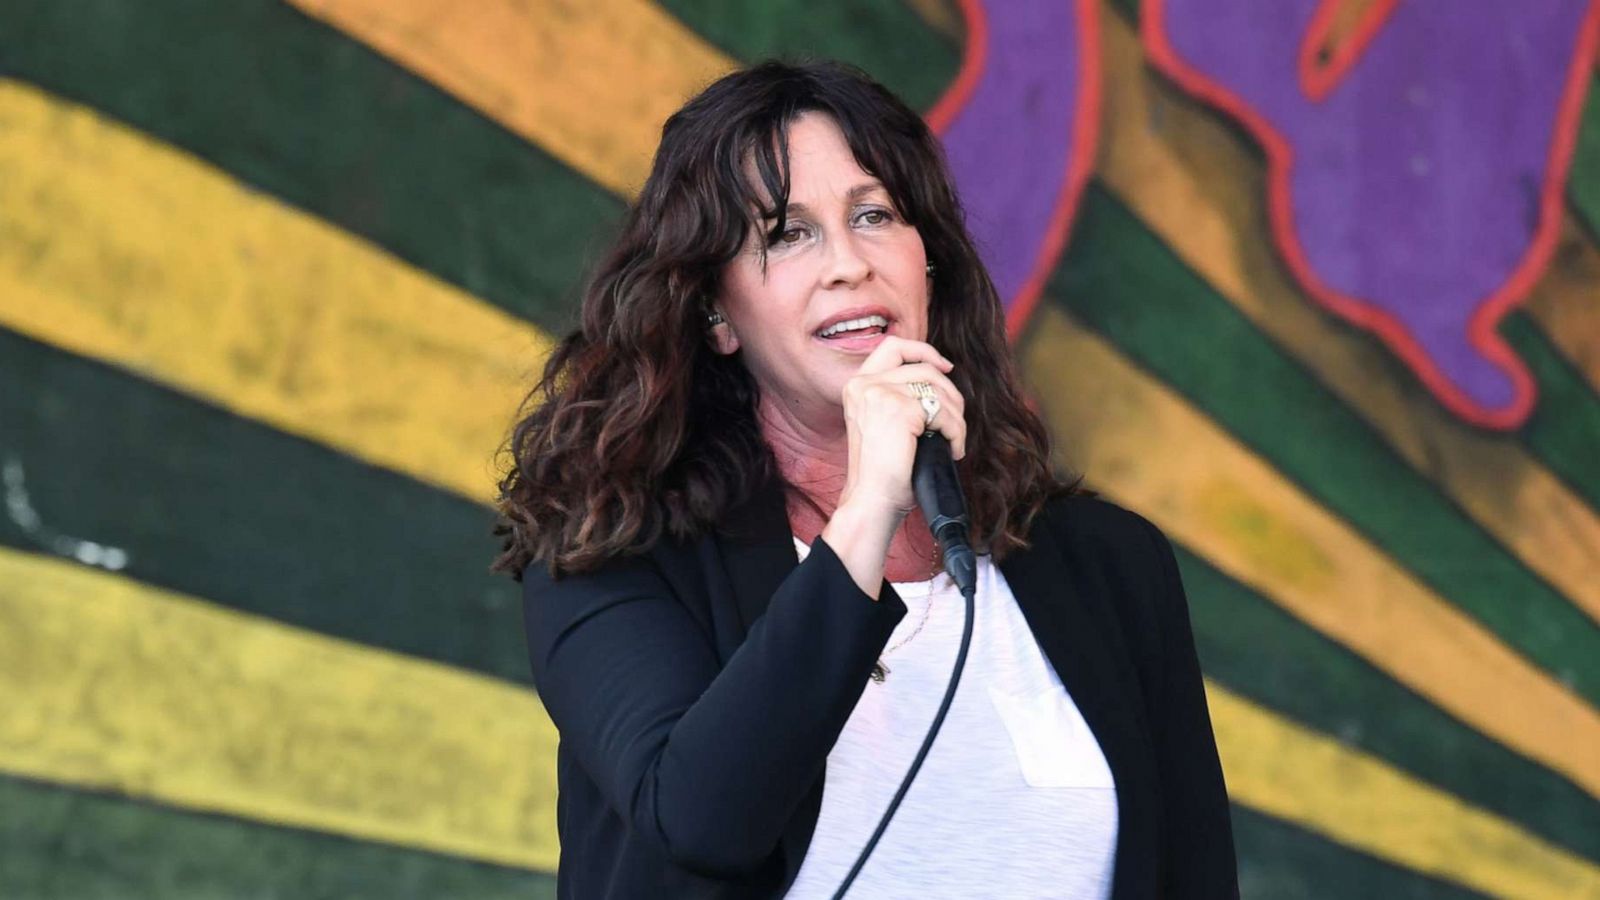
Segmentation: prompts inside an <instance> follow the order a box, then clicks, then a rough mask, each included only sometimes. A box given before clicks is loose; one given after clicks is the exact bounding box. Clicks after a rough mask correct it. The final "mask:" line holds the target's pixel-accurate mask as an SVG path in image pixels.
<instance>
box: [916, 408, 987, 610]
mask: <svg viewBox="0 0 1600 900" xmlns="http://www.w3.org/2000/svg"><path fill="white" fill-rule="evenodd" d="M911 492H912V493H914V494H916V496H917V506H919V507H921V508H922V517H923V518H925V519H927V520H928V528H929V530H931V531H932V532H933V539H934V540H936V541H938V542H939V548H940V549H941V550H943V551H944V570H945V571H946V572H949V573H950V577H951V578H952V579H954V580H955V583H956V587H958V588H960V589H961V593H962V594H963V595H964V596H967V597H971V596H973V595H974V594H975V593H976V592H977V590H978V560H977V557H976V556H974V555H973V553H972V544H971V543H969V542H968V540H967V499H966V497H965V496H963V495H962V493H961V482H960V481H959V480H957V479H956V463H955V460H953V459H951V457H950V441H949V440H947V439H946V438H945V436H944V435H942V434H940V433H939V432H937V431H925V432H923V433H922V436H921V437H919V438H917V456H916V459H915V460H913V461H912V463H911Z"/></svg>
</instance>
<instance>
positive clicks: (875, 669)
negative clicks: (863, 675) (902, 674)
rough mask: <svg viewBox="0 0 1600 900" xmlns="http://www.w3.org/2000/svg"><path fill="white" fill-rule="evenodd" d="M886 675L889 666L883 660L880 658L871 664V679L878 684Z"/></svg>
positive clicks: (881, 682)
mask: <svg viewBox="0 0 1600 900" xmlns="http://www.w3.org/2000/svg"><path fill="white" fill-rule="evenodd" d="M888 675H889V667H888V666H886V665H884V664H883V660H881V659H880V660H878V661H877V662H875V663H873V664H872V680H873V681H876V682H877V683H879V684H883V679H885V678H887V677H888Z"/></svg>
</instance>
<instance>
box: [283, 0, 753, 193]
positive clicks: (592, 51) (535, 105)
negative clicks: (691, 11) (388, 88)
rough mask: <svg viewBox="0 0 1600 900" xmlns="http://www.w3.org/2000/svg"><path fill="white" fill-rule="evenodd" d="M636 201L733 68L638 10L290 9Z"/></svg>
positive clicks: (414, 0) (485, 0)
mask: <svg viewBox="0 0 1600 900" xmlns="http://www.w3.org/2000/svg"><path fill="white" fill-rule="evenodd" d="M289 2H291V3H293V4H294V5H295V6H298V7H300V8H301V9H303V10H305V11H306V12H307V13H309V14H310V15H313V16H316V17H318V18H320V19H323V20H325V21H327V22H328V23H330V24H332V25H333V26H335V27H337V28H339V29H342V30H343V31H345V32H347V33H349V34H351V35H352V36H354V37H356V38H357V39H359V40H361V41H363V42H365V43H367V44H370V45H371V46H373V47H375V48H376V49H377V50H378V51H379V52H381V53H384V54H386V55H388V56H389V57H391V58H392V59H394V60H395V61H397V62H399V63H400V64H401V65H403V66H406V67H407V68H409V69H411V70H413V71H415V72H417V73H419V74H421V75H422V76H423V77H425V78H427V79H429V80H431V81H433V82H434V83H436V84H438V85H440V86H441V87H443V88H445V89H446V90H448V91H450V92H451V93H452V94H454V95H455V96H457V97H459V98H460V99H462V100H463V101H465V102H466V103H467V104H469V105H471V106H473V107H475V108H476V109H478V110H479V111H481V112H482V113H484V114H485V115H487V116H489V117H491V118H493V119H495V120H496V121H498V122H500V123H501V124H503V125H505V126H506V127H507V128H509V129H511V130H512V131H514V132H516V133H517V134H520V135H522V136H524V137H526V138H528V139H529V140H532V141H534V142H536V143H537V144H538V145H539V146H540V147H542V148H544V149H545V150H547V151H549V152H550V153H551V154H552V155H554V156H555V157H556V158H558V159H560V160H561V161H563V162H565V163H566V164H567V165H569V166H572V167H573V168H575V169H577V170H578V171H580V172H582V173H583V174H585V175H587V176H588V177H589V178H590V179H591V180H593V181H596V182H598V183H600V184H602V185H604V186H605V187H607V188H609V189H610V190H612V191H614V192H616V193H619V194H627V195H631V194H633V193H634V192H635V191H637V190H638V188H639V187H640V186H641V185H643V184H644V180H645V177H646V176H647V175H648V174H649V172H650V160H651V157H652V156H653V154H654V152H655V145H656V142H657V140H658V139H659V138H660V136H661V126H662V124H663V123H664V122H665V121H666V119H667V116H669V115H671V114H672V112H673V110H675V109H677V108H678V106H679V105H680V104H682V102H683V101H684V100H685V99H687V98H688V97H689V96H690V95H692V94H694V93H695V92H696V91H698V90H699V89H700V88H701V87H704V86H705V84H707V83H708V82H710V81H711V80H712V79H714V78H716V77H717V76H718V75H721V74H722V73H724V72H726V71H728V70H729V69H732V68H733V67H734V62H733V60H731V59H728V58H727V57H726V56H723V55H722V54H720V53H718V52H717V51H716V50H715V49H714V48H713V47H711V46H710V45H708V44H707V43H706V42H705V41H703V40H701V39H700V38H699V36H698V35H696V34H695V33H694V32H692V31H690V30H689V29H688V28H686V27H684V26H683V25H682V23H680V22H678V21H677V20H676V19H673V18H672V17H671V16H669V15H667V13H665V12H663V11H662V10H661V8H660V7H658V6H656V5H655V4H653V3H649V2H645V0H587V2H584V3H563V2H556V0H520V2H519V0H477V2H474V3H473V4H472V12H471V14H470V15H463V14H462V13H461V9H460V4H459V3H458V2H454V0H289Z"/></svg>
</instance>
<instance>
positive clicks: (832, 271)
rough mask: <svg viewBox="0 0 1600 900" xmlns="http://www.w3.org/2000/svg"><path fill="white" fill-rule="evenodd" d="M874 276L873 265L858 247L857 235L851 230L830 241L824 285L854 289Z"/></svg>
mask: <svg viewBox="0 0 1600 900" xmlns="http://www.w3.org/2000/svg"><path fill="white" fill-rule="evenodd" d="M871 276H872V264H871V263H870V262H868V261H867V258H866V256H864V255H862V253H861V251H860V248H858V247H857V246H856V241H855V235H854V234H853V233H851V232H850V231H849V230H846V231H845V232H844V234H842V235H840V236H838V237H834V238H833V239H832V240H830V241H828V263H827V270H826V271H825V272H824V273H823V283H824V284H827V285H829V286H832V285H843V286H847V287H854V286H855V285H857V284H860V283H861V282H862V281H865V280H866V279H868V278H870V277H871Z"/></svg>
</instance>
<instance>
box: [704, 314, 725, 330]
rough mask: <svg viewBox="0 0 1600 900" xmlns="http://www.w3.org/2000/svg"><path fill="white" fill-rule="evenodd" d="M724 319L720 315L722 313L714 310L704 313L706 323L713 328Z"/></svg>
mask: <svg viewBox="0 0 1600 900" xmlns="http://www.w3.org/2000/svg"><path fill="white" fill-rule="evenodd" d="M726 321H728V320H727V319H724V318H723V317H722V313H720V312H717V311H716V310H712V311H711V312H708V313H706V325H707V326H709V327H711V328H715V327H717V326H718V325H721V324H722V323H723V322H726Z"/></svg>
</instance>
